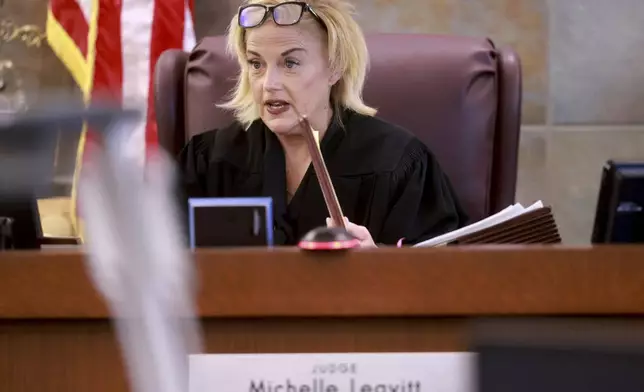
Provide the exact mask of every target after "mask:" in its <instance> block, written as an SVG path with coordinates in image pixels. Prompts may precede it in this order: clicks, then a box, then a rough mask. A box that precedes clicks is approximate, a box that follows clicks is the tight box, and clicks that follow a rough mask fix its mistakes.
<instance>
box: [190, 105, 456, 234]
mask: <svg viewBox="0 0 644 392" xmlns="http://www.w3.org/2000/svg"><path fill="white" fill-rule="evenodd" d="M342 124H343V125H344V126H341V125H340V123H339V122H337V121H333V122H332V123H331V125H330V126H329V129H328V130H327V132H326V133H325V134H324V137H323V139H322V141H321V142H320V149H321V151H322V155H323V156H324V160H325V162H326V165H327V168H328V170H329V174H330V176H331V180H332V182H333V186H334V188H335V190H336V194H337V196H338V200H339V202H340V205H341V207H342V211H343V213H344V215H345V216H347V217H348V218H349V220H350V221H351V222H353V223H356V224H358V225H362V226H365V227H366V228H367V229H369V232H370V233H371V235H372V237H373V239H374V241H375V242H376V243H377V244H395V243H396V242H397V241H398V240H400V239H401V238H404V243H406V244H413V243H417V242H420V241H423V240H426V239H429V238H432V237H434V236H437V235H440V234H443V233H446V232H448V231H451V230H455V229H457V228H459V227H461V226H463V225H464V224H465V221H466V216H465V214H464V212H463V210H462V208H461V206H460V204H459V202H458V200H457V198H456V194H455V193H454V190H453V189H452V186H451V185H450V182H449V180H448V178H447V177H446V175H445V174H444V173H443V172H442V170H441V168H440V166H439V164H438V162H437V161H436V159H435V158H434V156H433V155H432V153H431V152H430V151H429V150H428V148H427V147H426V146H425V145H424V144H423V143H422V142H421V141H420V140H419V139H417V138H416V137H415V136H413V135H412V134H411V133H409V132H408V131H406V130H404V129H401V128H399V127H397V126H395V125H392V124H389V123H387V122H385V121H384V120H382V119H379V118H377V117H370V116H364V115H361V114H358V113H356V112H353V111H350V110H345V111H343V113H342ZM179 164H180V167H181V169H182V173H181V179H182V182H183V191H184V196H185V194H186V193H187V196H188V197H258V196H268V197H272V199H273V208H274V211H273V216H274V220H275V222H274V224H275V226H274V228H275V236H274V239H275V244H276V245H294V244H296V243H297V242H298V241H299V240H300V239H301V237H302V236H304V235H305V234H306V233H307V232H308V231H309V230H311V229H314V228H316V227H319V226H325V225H326V223H325V221H326V218H327V217H328V216H329V214H328V212H327V208H326V204H325V203H324V197H323V196H322V191H321V189H320V186H319V184H318V181H317V179H316V178H315V171H314V170H313V165H310V167H309V168H308V171H307V172H306V174H305V176H304V178H303V180H302V182H301V183H300V186H299V188H298V189H297V191H296V193H295V195H293V197H292V199H291V201H290V203H287V198H286V197H287V196H286V173H285V160H284V153H283V150H282V147H281V144H280V143H279V141H278V139H277V137H276V136H275V134H273V133H272V132H271V131H270V130H269V129H268V128H267V127H266V126H265V125H264V123H263V122H262V121H261V120H257V121H255V122H254V123H253V124H252V125H251V126H250V127H249V129H248V130H244V129H243V127H242V126H241V124H239V123H233V124H232V125H230V126H228V127H227V128H222V129H218V130H213V131H208V132H205V133H203V134H200V135H196V136H194V137H193V138H192V139H191V140H190V141H189V142H188V144H187V145H186V146H185V148H184V149H183V150H182V152H181V153H180V156H179Z"/></svg>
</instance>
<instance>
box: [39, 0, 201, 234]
mask: <svg viewBox="0 0 644 392" xmlns="http://www.w3.org/2000/svg"><path fill="white" fill-rule="evenodd" d="M193 10H194V0H50V2H49V8H48V14H47V27H46V33H47V40H48V43H49V45H50V47H51V48H52V50H53V51H54V53H55V54H56V55H57V56H58V58H59V59H60V60H61V61H62V62H63V64H64V65H65V66H66V67H67V69H68V70H69V72H70V73H71V75H72V76H73V78H74V80H75V81H76V83H77V84H78V86H79V88H80V90H81V92H82V94H83V97H84V100H85V102H86V103H90V102H92V100H94V99H96V98H101V99H104V98H109V99H110V100H111V101H113V102H117V103H122V104H131V103H136V104H137V105H139V106H141V105H143V106H144V108H145V111H146V113H147V116H146V120H145V121H144V122H142V123H141V124H140V125H139V126H138V127H137V129H136V131H135V132H134V133H133V134H132V137H131V139H130V140H127V142H126V143H124V146H125V151H124V154H126V155H129V156H130V157H132V156H133V157H136V158H137V159H138V160H139V161H140V162H141V163H143V162H144V161H145V157H146V153H147V152H149V151H150V150H152V149H154V148H155V147H156V146H157V141H158V138H157V126H156V121H155V111H154V92H153V72H154V66H155V64H156V62H157V60H158V58H159V56H160V55H161V53H162V52H163V51H165V50H166V49H171V48H179V49H184V50H190V49H192V48H193V47H194V45H195V33H194V23H193ZM87 136H88V135H87V132H86V130H84V131H83V137H82V138H81V141H80V143H79V146H78V155H77V168H76V172H77V174H78V172H79V171H80V166H81V165H80V163H81V162H82V161H83V155H84V154H85V153H87V152H86V150H85V145H86V140H87ZM89 136H91V135H89ZM75 177H76V179H77V178H78V176H77V175H76V176H75ZM75 182H76V181H75ZM74 188H75V186H74ZM75 207H76V201H75V190H72V209H74V213H73V214H72V215H75ZM74 219H75V216H74ZM75 226H76V225H75Z"/></svg>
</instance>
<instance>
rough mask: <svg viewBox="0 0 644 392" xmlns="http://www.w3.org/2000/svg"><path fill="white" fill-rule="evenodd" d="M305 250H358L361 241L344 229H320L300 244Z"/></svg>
mask: <svg viewBox="0 0 644 392" xmlns="http://www.w3.org/2000/svg"><path fill="white" fill-rule="evenodd" d="M298 246H299V248H300V249H303V250H323V251H331V250H346V249H351V248H357V247H359V246H360V241H359V240H358V239H357V238H355V237H354V236H352V235H351V234H350V233H349V232H348V231H347V230H346V229H344V228H342V227H325V226H323V227H318V228H315V229H313V230H311V231H309V232H308V233H306V235H305V236H304V237H303V238H302V240H300V243H299V244H298Z"/></svg>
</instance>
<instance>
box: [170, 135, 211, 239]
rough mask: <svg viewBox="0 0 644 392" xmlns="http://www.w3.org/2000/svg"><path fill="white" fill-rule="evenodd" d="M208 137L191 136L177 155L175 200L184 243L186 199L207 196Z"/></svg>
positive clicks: (186, 220)
mask: <svg viewBox="0 0 644 392" xmlns="http://www.w3.org/2000/svg"><path fill="white" fill-rule="evenodd" d="M210 139H211V136H210V135H209V134H201V135H196V136H193V137H192V138H191V139H190V141H189V142H188V143H187V144H186V145H185V147H184V148H183V149H182V150H181V152H180V153H179V155H178V156H177V162H178V178H177V186H176V200H177V205H178V209H179V218H180V220H181V230H182V234H183V236H184V239H185V242H186V245H187V244H188V233H189V218H188V217H189V214H188V199H190V198H192V197H206V196H207V178H208V173H209V171H210V170H209V169H210V168H209V152H210V142H211V141H212V140H210Z"/></svg>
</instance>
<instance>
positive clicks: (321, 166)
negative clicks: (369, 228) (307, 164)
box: [300, 117, 346, 229]
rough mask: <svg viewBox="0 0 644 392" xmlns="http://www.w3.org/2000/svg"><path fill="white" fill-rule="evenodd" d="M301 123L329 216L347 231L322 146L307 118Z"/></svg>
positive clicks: (335, 223) (334, 222)
mask: <svg viewBox="0 0 644 392" xmlns="http://www.w3.org/2000/svg"><path fill="white" fill-rule="evenodd" d="M300 122H301V123H302V128H303V130H304V138H305V139H306V145H307V147H308V149H309V154H310V155H311V162H312V163H313V169H314V170H315V175H316V177H317V178H318V182H319V184H320V188H321V189H322V195H323V196H324V202H325V203H326V208H327V210H328V211H329V215H330V216H331V219H332V220H333V224H334V225H335V226H336V227H341V228H343V229H346V225H345V224H344V214H343V213H342V208H341V207H340V202H339V201H338V196H337V195H336V193H335V188H333V183H332V182H331V176H329V171H328V169H327V167H326V164H325V163H324V157H323V156H322V152H321V151H320V146H319V145H318V143H317V140H316V139H315V135H314V132H315V131H314V130H313V127H311V123H310V122H309V120H308V119H307V118H306V117H300Z"/></svg>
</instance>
